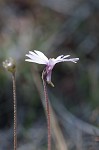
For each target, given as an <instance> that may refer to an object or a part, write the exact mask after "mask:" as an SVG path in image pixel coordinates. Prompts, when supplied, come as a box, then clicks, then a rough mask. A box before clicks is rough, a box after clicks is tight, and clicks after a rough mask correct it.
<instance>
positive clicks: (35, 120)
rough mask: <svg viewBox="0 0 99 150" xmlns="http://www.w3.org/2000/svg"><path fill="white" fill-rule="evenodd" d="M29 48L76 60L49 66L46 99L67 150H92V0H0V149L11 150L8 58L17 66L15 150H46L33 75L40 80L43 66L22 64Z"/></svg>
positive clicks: (97, 44) (95, 102)
mask: <svg viewBox="0 0 99 150" xmlns="http://www.w3.org/2000/svg"><path fill="white" fill-rule="evenodd" d="M34 49H37V50H40V51H42V52H44V53H45V54H46V55H47V56H48V57H57V56H58V55H61V54H64V55H66V54H70V55H71V57H79V58H80V60H79V62H78V63H77V64H76V65H75V64H73V63H68V62H67V63H60V64H57V65H56V66H55V68H54V70H53V74H52V81H53V83H54V84H55V88H51V87H49V86H48V90H49V97H50V101H51V105H52V107H53V110H55V112H56V116H57V121H58V122H59V125H60V127H61V130H62V133H63V136H64V140H65V141H66V144H67V145H68V149H69V150H74V149H77V150H86V149H87V150H89V149H90V148H91V149H92V150H95V149H97V150H98V149H99V148H98V146H99V145H98V138H97V137H98V136H99V131H98V130H99V129H98V127H99V50H98V49H99V1H98V0H87V1H83V0H66V1H65V0H48V1H45V0H37V1H36V0H32V1H31V0H25V1H24V0H13V1H12V0H0V150H7V149H13V145H12V143H13V100H12V80H11V75H10V74H9V73H8V72H7V71H5V70H4V69H3V68H2V61H4V60H5V59H7V58H9V57H12V58H14V59H15V60H16V64H17V71H16V85H17V87H16V88H17V109H18V143H19V145H18V147H19V150H22V149H24V150H25V149H27V148H28V150H32V149H33V150H35V149H36V150H39V149H43V150H44V149H46V145H47V144H46V143H47V141H46V136H47V128H46V118H45V114H44V110H43V106H42V103H41V100H40V97H39V94H41V93H39V92H38V89H37V85H35V82H34V80H35V77H34V76H33V72H35V71H36V70H37V71H38V72H37V73H38V75H39V76H40V77H41V73H42V70H43V68H44V66H42V65H36V64H32V63H27V62H25V54H26V53H28V51H29V50H34ZM32 66H35V67H33V68H32ZM35 68H36V69H35ZM36 83H37V84H38V82H36ZM38 86H39V85H38ZM42 94H43V93H42ZM63 106H64V107H63ZM72 114H73V116H72ZM80 121H81V122H80ZM86 123H88V124H86ZM45 129H46V130H45ZM57 132H58V131H57ZM75 137H76V138H75ZM55 145H57V143H55V139H54V138H53V149H57V148H56V146H55Z"/></svg>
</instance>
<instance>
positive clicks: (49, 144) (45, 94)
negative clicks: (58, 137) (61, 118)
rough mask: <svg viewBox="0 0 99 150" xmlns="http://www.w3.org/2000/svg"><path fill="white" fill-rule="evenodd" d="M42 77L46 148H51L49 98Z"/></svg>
mask: <svg viewBox="0 0 99 150" xmlns="http://www.w3.org/2000/svg"><path fill="white" fill-rule="evenodd" d="M42 79H43V86H44V96H45V103H46V114H47V129H48V150H51V125H50V107H49V100H48V93H47V87H46V81H45V80H44V78H42Z"/></svg>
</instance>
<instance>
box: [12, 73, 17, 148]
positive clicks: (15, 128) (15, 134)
mask: <svg viewBox="0 0 99 150" xmlns="http://www.w3.org/2000/svg"><path fill="white" fill-rule="evenodd" d="M12 80H13V104H14V133H13V134H14V150H17V105H16V82H15V73H13V74H12Z"/></svg>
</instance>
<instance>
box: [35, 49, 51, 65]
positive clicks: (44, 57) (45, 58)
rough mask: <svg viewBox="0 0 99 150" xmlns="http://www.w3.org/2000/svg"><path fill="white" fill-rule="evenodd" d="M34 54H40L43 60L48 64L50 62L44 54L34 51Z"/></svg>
mask: <svg viewBox="0 0 99 150" xmlns="http://www.w3.org/2000/svg"><path fill="white" fill-rule="evenodd" d="M34 52H35V53H36V54H38V55H39V56H40V57H41V58H43V59H44V60H45V61H46V63H47V62H48V58H47V57H46V56H45V55H44V54H43V53H42V52H40V51H37V50H34Z"/></svg>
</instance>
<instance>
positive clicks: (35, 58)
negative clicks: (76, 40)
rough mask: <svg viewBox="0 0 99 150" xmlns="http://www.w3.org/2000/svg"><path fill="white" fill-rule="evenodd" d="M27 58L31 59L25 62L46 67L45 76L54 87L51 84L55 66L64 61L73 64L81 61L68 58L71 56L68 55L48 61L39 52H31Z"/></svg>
mask: <svg viewBox="0 0 99 150" xmlns="http://www.w3.org/2000/svg"><path fill="white" fill-rule="evenodd" d="M26 56H27V57H28V58H29V59H25V61H28V62H34V63H37V64H44V65H46V67H45V70H44V72H45V75H46V81H47V82H48V83H49V84H51V85H52V86H54V85H53V83H52V82H51V74H52V69H53V67H54V66H55V64H57V63H59V62H64V61H71V62H73V63H77V61H78V60H79V58H68V57H69V56H70V55H66V56H64V55H60V56H58V57H57V58H50V59H48V58H47V57H46V56H45V55H44V54H43V53H42V52H40V51H37V50H34V52H32V51H29V54H26Z"/></svg>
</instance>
